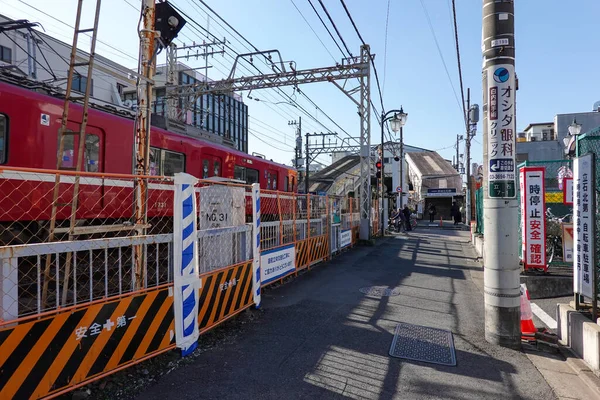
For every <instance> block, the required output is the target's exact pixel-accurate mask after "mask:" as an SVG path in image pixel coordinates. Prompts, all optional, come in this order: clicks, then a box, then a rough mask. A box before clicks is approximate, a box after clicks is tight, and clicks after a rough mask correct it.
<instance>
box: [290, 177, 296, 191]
mask: <svg viewBox="0 0 600 400" xmlns="http://www.w3.org/2000/svg"><path fill="white" fill-rule="evenodd" d="M295 189H296V178H295V177H293V176H292V185H291V186H290V192H293V191H294V190H295Z"/></svg>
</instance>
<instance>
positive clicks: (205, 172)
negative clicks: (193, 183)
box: [202, 160, 208, 179]
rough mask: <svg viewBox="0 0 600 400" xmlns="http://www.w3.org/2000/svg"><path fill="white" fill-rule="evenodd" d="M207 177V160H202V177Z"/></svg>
mask: <svg viewBox="0 0 600 400" xmlns="http://www.w3.org/2000/svg"><path fill="white" fill-rule="evenodd" d="M206 178H208V160H202V179H206Z"/></svg>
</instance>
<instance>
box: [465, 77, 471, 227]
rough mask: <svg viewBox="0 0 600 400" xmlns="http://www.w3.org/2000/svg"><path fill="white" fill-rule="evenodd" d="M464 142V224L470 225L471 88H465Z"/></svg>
mask: <svg viewBox="0 0 600 400" xmlns="http://www.w3.org/2000/svg"><path fill="white" fill-rule="evenodd" d="M465 140H466V142H465V147H466V149H465V153H467V154H466V157H467V168H466V172H467V173H466V175H467V201H466V207H467V213H466V218H465V219H466V221H465V222H466V224H467V226H469V228H470V227H471V89H470V88H467V136H466V139H465Z"/></svg>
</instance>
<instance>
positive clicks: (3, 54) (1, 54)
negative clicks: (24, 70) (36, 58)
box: [0, 46, 12, 64]
mask: <svg viewBox="0 0 600 400" xmlns="http://www.w3.org/2000/svg"><path fill="white" fill-rule="evenodd" d="M0 61H4V62H6V63H9V64H10V63H12V49H11V48H9V47H5V46H0Z"/></svg>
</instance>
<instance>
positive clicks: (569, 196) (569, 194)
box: [563, 178, 573, 205]
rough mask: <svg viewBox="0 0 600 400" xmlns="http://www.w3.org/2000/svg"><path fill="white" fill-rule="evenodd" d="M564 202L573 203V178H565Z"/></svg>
mask: <svg viewBox="0 0 600 400" xmlns="http://www.w3.org/2000/svg"><path fill="white" fill-rule="evenodd" d="M563 204H566V205H573V178H565V179H564V186H563Z"/></svg>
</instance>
